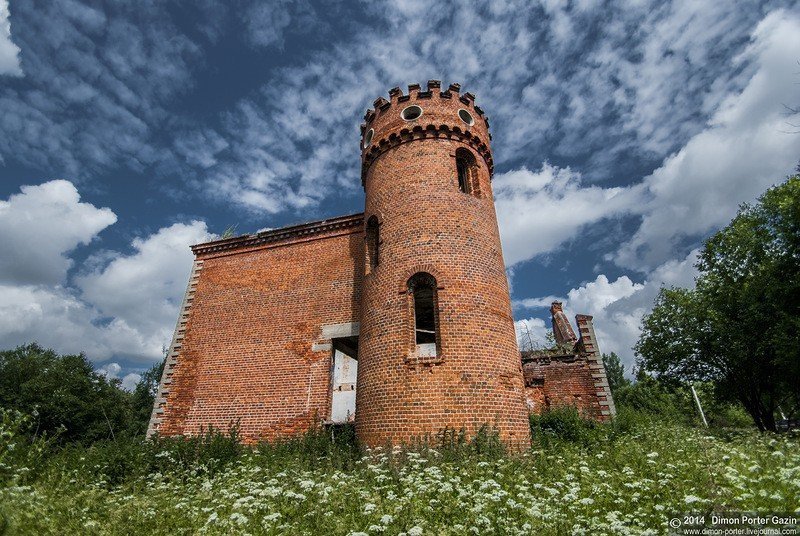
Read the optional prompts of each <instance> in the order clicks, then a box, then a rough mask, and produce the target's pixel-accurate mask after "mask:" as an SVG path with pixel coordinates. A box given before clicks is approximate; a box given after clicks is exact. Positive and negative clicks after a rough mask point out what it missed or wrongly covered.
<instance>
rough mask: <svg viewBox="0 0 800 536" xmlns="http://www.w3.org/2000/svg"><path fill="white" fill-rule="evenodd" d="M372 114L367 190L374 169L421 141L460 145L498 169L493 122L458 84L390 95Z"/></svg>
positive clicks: (366, 143) (364, 136) (365, 155)
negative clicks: (405, 145)
mask: <svg viewBox="0 0 800 536" xmlns="http://www.w3.org/2000/svg"><path fill="white" fill-rule="evenodd" d="M373 106H374V108H370V109H369V110H367V112H366V114H365V115H364V123H363V124H362V125H361V161H362V166H361V182H362V186H363V185H364V183H365V181H366V177H367V171H368V170H369V167H370V166H371V165H372V163H373V162H374V161H375V160H376V159H377V158H379V157H380V156H381V155H382V154H383V153H385V152H386V151H388V150H390V149H392V148H394V147H397V146H398V145H400V144H403V143H407V142H411V141H414V140H421V139H448V140H456V141H461V142H463V143H465V144H467V145H469V146H470V147H472V148H473V149H474V150H475V152H476V153H477V154H479V155H480V156H481V157H482V158H483V159H484V160H485V161H486V166H487V167H488V168H489V174H490V176H491V173H492V171H493V169H494V160H493V158H492V150H491V145H490V142H491V139H492V135H491V133H490V132H489V118H488V117H487V116H486V114H485V113H484V111H483V110H482V109H481V108H480V107H479V106H477V105H476V104H475V95H473V94H472V93H464V94H463V95H462V94H461V86H460V85H459V84H450V86H449V87H448V88H447V89H445V90H442V87H441V82H440V81H439V80H429V81H428V84H427V90H425V91H422V87H421V86H420V85H419V84H410V85H409V86H408V93H407V94H403V91H402V90H401V89H400V88H399V87H395V88H392V89H391V90H389V100H386V99H385V98H384V97H379V98H377V99H376V100H375V102H374V103H373Z"/></svg>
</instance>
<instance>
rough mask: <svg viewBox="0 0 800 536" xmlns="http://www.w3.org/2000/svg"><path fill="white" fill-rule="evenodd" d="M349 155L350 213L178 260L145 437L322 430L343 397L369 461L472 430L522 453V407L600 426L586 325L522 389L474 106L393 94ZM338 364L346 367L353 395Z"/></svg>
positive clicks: (205, 247)
mask: <svg viewBox="0 0 800 536" xmlns="http://www.w3.org/2000/svg"><path fill="white" fill-rule="evenodd" d="M361 141H362V182H363V185H364V188H365V192H366V200H365V212H364V214H357V215H353V216H345V217H342V218H336V219H332V220H326V221H322V222H314V223H310V224H305V225H300V226H295V227H289V228H284V229H278V230H275V231H269V232H265V233H259V234H257V235H247V236H242V237H237V238H232V239H228V240H220V241H216V242H211V243H207V244H201V245H198V246H194V248H193V251H194V253H195V255H196V263H195V270H194V271H193V275H192V279H191V280H190V284H189V289H188V291H187V297H186V301H185V303H184V306H183V308H182V313H181V318H180V319H179V322H178V327H177V328H176V335H175V339H174V340H173V344H172V347H171V349H170V356H169V359H168V363H167V367H166V368H165V372H164V377H163V378H162V383H161V386H160V389H159V395H158V398H157V400H156V405H155V408H154V412H153V418H152V420H151V426H150V429H149V433H150V434H152V433H159V434H165V435H175V434H196V433H198V432H199V431H200V430H201V429H202V428H204V427H205V428H207V427H209V426H214V427H216V428H222V429H225V428H227V427H228V426H229V425H230V424H232V423H234V422H238V423H239V425H240V430H241V432H242V434H243V437H244V438H245V439H247V440H250V441H254V440H258V439H264V438H266V439H269V438H274V437H278V436H282V435H289V434H294V433H297V432H300V431H303V430H306V429H308V428H309V427H310V426H313V425H315V424H317V423H320V422H326V421H330V420H331V419H333V415H334V414H335V413H337V411H335V408H336V407H337V404H341V403H343V402H341V401H342V400H344V399H345V397H340V398H338V399H336V398H334V402H332V396H334V397H335V396H336V395H347V391H348V390H350V389H352V390H355V393H354V394H355V409H356V411H355V423H356V433H357V436H358V438H359V439H360V440H361V441H362V442H363V443H364V444H367V445H372V446H376V445H383V444H386V443H393V444H398V443H406V442H411V441H413V440H415V439H417V438H421V437H425V436H430V435H433V434H436V433H437V432H438V431H440V430H441V429H443V428H445V427H451V428H456V429H462V428H463V429H465V430H466V431H467V432H468V433H470V434H472V433H474V432H475V431H476V430H477V429H478V428H479V427H480V426H482V425H484V424H488V425H491V426H493V427H494V428H495V429H497V430H498V431H499V433H500V435H501V437H502V439H503V440H504V441H505V442H506V443H508V444H509V445H511V446H515V447H522V446H525V445H527V444H528V441H529V437H530V436H529V429H528V424H527V413H528V406H531V405H532V409H533V410H534V411H538V410H540V409H541V407H542V406H544V405H546V404H547V403H550V404H556V403H559V404H560V403H574V404H577V405H579V406H580V407H581V408H584V409H586V410H587V413H588V414H590V415H592V416H594V417H597V418H604V417H606V416H607V415H610V414H611V413H612V412H613V402H611V401H610V394H607V392H606V391H605V390H603V386H602V383H603V381H605V374H604V372H603V371H602V363H600V370H598V369H597V363H598V362H599V353H598V352H597V343H596V340H594V331H593V329H592V327H591V317H583V318H584V319H585V318H588V319H589V320H588V321H584V322H583V324H581V320H580V319H579V326H578V328H579V331H580V334H581V337H580V339H578V338H577V337H575V335H574V333H572V339H573V340H572V346H571V348H572V349H574V356H577V358H575V359H571V360H567V359H562V361H564V366H559V367H554V366H553V364H552V363H553V359H550V361H549V364H547V365H545V364H544V361H541V362H538V361H537V365H536V371H533V365H531V363H532V362H533V360H531V359H528V361H527V362H526V369H525V376H524V377H523V370H522V362H521V360H520V353H519V350H518V348H517V344H516V337H515V333H514V323H513V317H512V313H511V304H510V299H509V292H508V282H507V279H506V274H505V267H504V263H503V257H502V251H501V246H500V239H499V233H498V227H497V218H496V215H495V208H494V202H493V197H492V186H491V177H492V169H493V162H492V154H491V149H490V146H489V142H490V135H489V124H488V120H487V118H486V117H485V115H484V113H483V111H482V110H481V109H480V108H479V107H477V106H475V103H474V97H473V96H472V95H471V94H469V93H465V94H463V95H461V94H460V88H459V86H458V85H457V84H453V85H451V86H450V87H449V88H448V89H447V90H445V91H442V89H441V86H440V84H439V83H438V82H436V81H431V82H429V83H428V86H427V88H426V89H425V90H423V89H422V88H420V86H418V85H412V86H409V93H408V94H406V95H404V94H403V93H402V92H401V91H400V90H399V89H397V88H395V89H393V90H392V91H390V100H388V101H387V100H385V99H383V98H380V99H378V100H376V101H375V108H374V109H372V110H369V111H368V112H367V114H366V116H365V124H364V125H362V140H361ZM532 232H535V230H532ZM561 314H562V315H563V313H561ZM554 319H555V317H554ZM559 321H561V319H560V320H559ZM561 324H563V321H562V322H561ZM566 326H569V322H568V321H567V322H566ZM562 328H563V325H562ZM565 329H566V328H563V329H562V331H564V330H565ZM569 331H570V332H571V327H569ZM340 350H341V352H345V353H346V354H347V355H349V356H351V357H352V358H353V359H357V379H356V381H355V385H353V384H352V383H351V380H348V379H347V378H346V377H345V376H346V375H347V372H346V371H347V367H346V366H345V367H344V368H342V366H341V364H342V362H343V361H341V357H335V356H340V353H339V352H340ZM571 351H572V350H571ZM556 361H558V360H556ZM567 361H569V362H567ZM334 370H335V371H336V372H334ZM542 370H544V371H545V372H541V371H542ZM540 376H541V382H542V385H543V386H544V389H540V390H539V391H540V393H539V394H535V388H534V385H533V384H534V383H538V382H540ZM600 376H602V377H600ZM534 378H535V381H534ZM529 380H530V381H529ZM334 386H336V392H334V391H333V389H334ZM532 397H533V398H536V397H539V398H540V399H541V401H539V398H536V401H533V402H532ZM526 399H527V405H526ZM336 400H339V402H336ZM546 401H549V402H546ZM609 403H610V404H611V406H610V407H611V410H609ZM339 409H341V408H339ZM338 413H339V414H340V413H341V411H339V412H338ZM347 415H348V417H351V415H350V414H349V409H348V414H347Z"/></svg>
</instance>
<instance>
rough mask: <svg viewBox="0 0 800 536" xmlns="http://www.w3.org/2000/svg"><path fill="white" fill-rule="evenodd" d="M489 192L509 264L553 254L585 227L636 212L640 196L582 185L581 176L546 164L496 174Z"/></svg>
mask: <svg viewBox="0 0 800 536" xmlns="http://www.w3.org/2000/svg"><path fill="white" fill-rule="evenodd" d="M493 188H494V193H495V205H496V208H497V217H498V222H499V225H500V237H501V240H502V242H503V254H504V256H505V262H506V265H508V266H514V265H515V264H517V263H519V262H522V261H525V260H528V259H531V258H533V257H535V256H536V255H539V254H542V253H546V252H549V251H552V250H553V249H555V248H557V247H558V246H559V245H561V244H562V243H564V242H565V241H567V240H570V239H571V238H573V237H574V236H575V235H576V234H577V232H578V230H579V229H581V228H582V227H583V226H584V225H587V224H590V223H595V222H597V221H599V220H602V219H604V218H609V217H614V216H619V215H622V214H625V213H628V212H630V211H632V210H635V209H636V207H637V206H638V197H639V192H640V188H637V187H627V188H623V187H618V188H602V187H599V186H583V185H582V184H581V176H580V174H579V173H576V172H574V171H572V170H570V169H569V168H563V169H562V168H558V167H555V166H552V165H550V164H548V163H545V164H544V165H543V166H542V168H541V169H540V170H539V171H536V172H532V171H529V170H528V169H527V168H524V167H523V168H521V169H518V170H514V171H509V172H506V173H502V174H499V175H497V176H496V177H495V179H494V186H493Z"/></svg>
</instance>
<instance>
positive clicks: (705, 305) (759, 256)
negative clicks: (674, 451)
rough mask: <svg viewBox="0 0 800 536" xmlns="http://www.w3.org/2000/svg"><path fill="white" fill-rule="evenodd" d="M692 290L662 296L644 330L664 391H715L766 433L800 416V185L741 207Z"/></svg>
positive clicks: (711, 247) (799, 180)
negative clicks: (671, 385)
mask: <svg viewBox="0 0 800 536" xmlns="http://www.w3.org/2000/svg"><path fill="white" fill-rule="evenodd" d="M697 268H698V269H699V271H700V275H699V276H698V278H697V281H696V287H695V289H692V290H689V289H678V288H672V289H662V290H661V292H660V293H659V295H658V297H657V299H656V302H655V307H654V308H653V311H652V313H651V314H649V315H648V316H646V317H645V319H644V320H643V323H642V336H641V338H640V340H639V342H638V343H637V345H636V352H637V354H638V355H639V356H640V364H641V366H642V367H644V368H645V369H647V370H649V371H652V372H655V373H657V374H658V375H659V378H662V379H664V380H666V381H683V382H688V381H710V382H712V383H713V385H714V386H715V389H716V395H717V396H718V397H719V398H720V399H727V400H737V401H739V402H740V403H741V404H742V406H744V408H745V410H746V411H747V412H748V414H750V416H751V417H752V418H753V421H754V422H755V424H756V426H758V428H759V429H760V430H775V429H776V423H775V411H776V409H778V407H780V408H781V409H782V410H783V411H784V412H785V413H787V414H790V415H797V413H798V407H799V406H800V346H798V341H800V176H794V177H791V178H789V179H788V180H787V181H786V182H785V183H783V184H781V185H779V186H776V187H774V188H771V189H770V190H768V191H767V192H766V193H764V194H763V195H762V196H761V197H760V198H759V200H758V203H756V204H755V205H743V206H742V207H741V208H740V209H739V212H738V214H737V216H736V217H735V218H734V219H733V221H732V222H731V223H730V224H729V225H728V226H727V227H725V228H724V229H722V230H721V231H719V232H718V233H716V234H715V235H713V236H712V237H711V238H709V239H708V240H707V241H706V243H705V246H704V249H703V251H702V253H701V255H700V259H699V261H698V264H697Z"/></svg>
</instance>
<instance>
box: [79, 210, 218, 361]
mask: <svg viewBox="0 0 800 536" xmlns="http://www.w3.org/2000/svg"><path fill="white" fill-rule="evenodd" d="M211 238H212V235H211V234H210V233H209V232H208V230H207V228H206V224H205V223H204V222H201V221H192V222H190V223H175V224H173V225H171V226H169V227H164V228H162V229H160V230H159V231H158V232H156V233H154V234H152V235H150V236H148V237H146V238H136V239H134V240H133V243H132V244H131V245H132V247H133V250H134V252H133V253H131V254H130V255H123V254H120V253H114V254H113V255H112V256H111V257H112V258H113V260H111V262H109V263H108V264H106V265H104V266H101V267H97V268H95V269H94V270H92V271H89V272H87V273H83V274H81V275H79V276H77V277H76V278H75V285H76V287H77V288H79V289H80V291H81V297H82V298H83V299H84V300H85V301H86V302H88V303H91V304H92V305H93V307H95V308H96V309H97V310H98V311H99V312H100V313H101V314H102V315H103V316H106V317H112V318H114V319H115V320H116V321H118V322H120V323H123V324H124V326H125V327H126V328H128V329H130V330H132V331H133V332H135V333H138V334H140V336H141V339H140V340H141V344H140V346H139V348H138V355H139V356H141V357H142V358H147V359H157V358H158V357H160V356H162V347H163V346H164V345H165V344H168V343H169V340H170V338H171V336H172V330H173V329H174V327H175V320H176V318H177V315H178V308H179V306H180V302H181V299H182V297H183V293H184V291H185V290H186V281H187V278H188V274H189V271H190V269H191V266H192V261H193V259H194V255H193V254H192V252H191V250H190V249H189V245H191V244H197V243H200V242H205V241H208V240H210V239H211Z"/></svg>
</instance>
